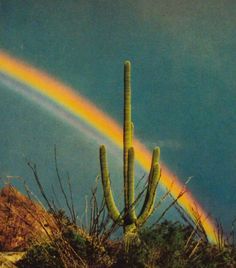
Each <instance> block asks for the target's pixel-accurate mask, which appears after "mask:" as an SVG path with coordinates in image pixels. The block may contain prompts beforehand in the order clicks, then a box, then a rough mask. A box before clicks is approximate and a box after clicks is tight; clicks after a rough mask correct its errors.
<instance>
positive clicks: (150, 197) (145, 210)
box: [136, 147, 160, 226]
mask: <svg viewBox="0 0 236 268" xmlns="http://www.w3.org/2000/svg"><path fill="white" fill-rule="evenodd" d="M159 155H160V150H159V148H158V147H157V148H155V149H154V150H153V156H152V166H151V169H150V174H149V181H148V188H147V193H146V197H145V201H144V204H143V207H142V209H141V212H140V214H139V216H138V219H137V221H136V225H137V226H142V225H143V224H144V223H145V222H146V220H147V219H148V218H149V217H150V215H151V214H152V212H153V209H154V203H155V196H156V190H157V185H158V182H159V179H160V166H159V164H158V160H159Z"/></svg>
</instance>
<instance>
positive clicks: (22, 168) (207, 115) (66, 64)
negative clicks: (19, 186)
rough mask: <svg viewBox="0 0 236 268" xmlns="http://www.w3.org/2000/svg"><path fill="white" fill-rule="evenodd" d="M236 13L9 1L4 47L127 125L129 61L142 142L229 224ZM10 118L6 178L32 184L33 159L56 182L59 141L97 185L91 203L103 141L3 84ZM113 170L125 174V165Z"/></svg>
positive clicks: (0, 15) (152, 4) (223, 5)
mask: <svg viewBox="0 0 236 268" xmlns="http://www.w3.org/2000/svg"><path fill="white" fill-rule="evenodd" d="M235 13H236V2H235V1H226V0H225V1H219V0H215V1H210V0H206V1H203V0H200V1H187V0H186V1H184V0H182V1H177V0H176V1H154V0H153V1H151V0H146V1H144V0H142V1H141V0H139V1H24V2H21V1H4V0H1V1H0V48H2V49H5V50H6V51H7V52H9V53H10V54H12V55H14V56H16V57H20V58H22V59H24V60H26V61H27V62H29V63H31V64H33V65H35V66H37V67H39V68H41V69H43V70H45V71H47V72H48V73H50V74H52V75H53V76H55V77H57V78H60V80H62V81H64V82H65V83H67V84H69V85H71V86H73V87H74V88H75V89H76V90H78V91H79V92H80V93H81V94H83V95H84V96H86V97H88V98H89V99H91V100H92V101H93V102H94V103H96V105H97V106H98V107H100V108H102V109H103V110H105V111H107V112H108V113H109V114H110V115H111V116H112V117H114V118H115V119H116V120H117V121H119V122H122V87H123V85H122V81H123V77H122V74H123V66H122V65H123V62H124V60H126V59H130V60H131V61H132V64H133V117H134V123H135V134H136V136H137V137H138V138H139V139H140V140H141V141H143V143H144V144H145V145H147V147H148V148H150V149H151V148H153V147H154V146H155V145H156V144H157V145H160V147H161V152H162V160H163V161H164V162H165V163H166V164H167V165H168V166H169V167H170V168H171V170H172V171H173V172H174V173H176V174H177V175H178V176H179V177H180V178H181V180H182V181H185V180H186V179H187V178H188V177H190V176H193V179H192V180H191V183H190V185H189V187H190V189H191V191H192V192H193V193H194V195H195V196H196V197H197V199H198V200H199V201H200V203H201V204H202V205H203V206H204V207H205V208H206V210H207V211H208V212H210V213H211V214H212V215H213V216H214V217H217V218H220V219H221V220H222V221H223V223H224V224H225V226H226V227H227V228H229V226H230V223H231V221H232V220H233V218H234V217H235V216H236V215H235V211H236V195H235V192H236V186H235V185H236V183H235V173H236V168H235V167H236V160H235V159H236V158H235V151H236V141H235V134H236V122H235V121H236V120H235V101H236V88H235V76H236V73H235V70H236V69H235V47H236V46H235V41H236V37H235V36H236V35H235V28H236V14H235ZM0 122H1V126H0V138H1V143H2V144H1V146H0V161H1V162H0V163H1V166H0V176H6V175H9V174H11V175H12V174H14V175H20V176H23V177H26V178H27V180H30V179H29V178H30V176H31V174H30V172H29V170H28V168H27V166H26V164H25V158H27V159H31V160H32V161H35V162H36V163H37V164H38V165H39V169H40V171H41V173H42V174H43V177H44V180H45V183H46V184H47V185H50V182H51V181H53V179H52V177H53V176H54V174H55V171H54V169H53V145H54V144H55V143H56V144H57V146H58V150H59V154H60V155H59V156H60V161H61V166H62V169H64V170H69V171H70V172H71V173H72V175H73V176H74V177H76V176H77V177H76V178H75V180H76V179H77V178H80V179H79V180H80V181H81V182H82V181H83V182H84V181H86V183H84V184H83V186H82V193H80V194H81V196H82V198H83V196H84V193H86V191H87V189H88V187H90V186H89V185H90V183H91V182H92V181H93V179H94V177H95V176H96V175H97V173H98V172H99V163H98V159H97V157H98V156H97V150H98V145H97V144H96V142H94V141H92V140H90V139H86V138H85V137H82V135H79V134H78V133H77V132H76V131H75V130H73V129H72V128H70V127H69V126H68V125H66V124H65V123H64V122H62V121H60V120H58V119H56V118H55V117H54V116H52V115H50V114H49V113H48V112H47V111H44V110H42V109H41V108H40V107H37V106H36V104H34V103H31V102H29V101H28V100H26V99H24V98H23V97H22V96H18V95H16V94H15V93H13V92H12V91H11V90H9V89H7V88H6V87H5V86H4V85H2V84H1V83H0ZM113 158H114V156H113ZM111 161H112V160H111ZM119 161H120V160H119ZM88 162H89V163H90V165H92V167H91V168H89V169H88V168H87V166H88V165H87V163H88ZM111 165H112V168H113V169H115V171H114V174H116V172H118V169H119V168H120V165H121V163H120V162H119V163H118V164H116V160H115V159H113V161H112V163H111ZM85 167H86V168H85ZM54 177H55V176H54ZM119 180H120V178H119Z"/></svg>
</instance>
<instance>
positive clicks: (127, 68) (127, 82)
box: [123, 61, 132, 213]
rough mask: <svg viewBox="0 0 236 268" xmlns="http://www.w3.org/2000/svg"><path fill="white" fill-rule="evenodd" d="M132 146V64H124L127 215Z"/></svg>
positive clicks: (125, 196)
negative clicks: (129, 165) (129, 164)
mask: <svg viewBox="0 0 236 268" xmlns="http://www.w3.org/2000/svg"><path fill="white" fill-rule="evenodd" d="M131 145H132V123H131V64H130V62H129V61H126V62H125V64H124V125H123V162H124V170H123V172H124V175H123V176H124V203H125V213H126V212H127V211H128V209H129V202H128V150H129V148H130V147H131Z"/></svg>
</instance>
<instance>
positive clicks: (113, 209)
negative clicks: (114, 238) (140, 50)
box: [100, 61, 160, 237]
mask: <svg viewBox="0 0 236 268" xmlns="http://www.w3.org/2000/svg"><path fill="white" fill-rule="evenodd" d="M133 132H134V125H133V123H132V120H131V64H130V62H129V61H126V62H125V64H124V125H123V165H124V166H123V176H124V211H123V213H120V212H119V210H118V208H117V206H116V204H115V201H114V198H113V194H112V190H111V183H110V175H109V170H108V165H107V159H106V148H105V146H104V145H101V146H100V165H101V177H102V184H103V192H104V198H105V202H106V206H107V209H108V213H109V215H110V217H111V218H112V219H113V221H114V222H116V223H117V224H119V225H121V226H123V228H124V234H125V236H129V237H131V236H132V235H136V234H137V230H138V228H139V227H140V226H142V225H143V224H144V223H145V222H146V220H147V219H148V217H149V216H150V215H151V214H152V212H153V208H154V202H155V195H156V189H157V184H158V181H159V178H160V166H159V157H160V149H159V147H156V148H154V150H153V155H152V162H151V168H150V173H149V176H148V186H147V190H146V197H145V200H144V204H143V206H142V209H141V211H140V213H139V215H138V216H136V212H135V204H136V202H135V193H134V185H135V181H134V148H133V146H132V138H133Z"/></svg>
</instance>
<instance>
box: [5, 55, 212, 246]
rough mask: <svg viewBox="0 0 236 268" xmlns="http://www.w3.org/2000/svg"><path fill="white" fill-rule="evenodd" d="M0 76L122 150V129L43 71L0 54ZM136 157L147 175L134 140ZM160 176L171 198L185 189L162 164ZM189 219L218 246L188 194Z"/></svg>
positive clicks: (142, 151) (183, 200) (147, 157)
mask: <svg viewBox="0 0 236 268" xmlns="http://www.w3.org/2000/svg"><path fill="white" fill-rule="evenodd" d="M0 72H2V73H4V74H6V75H8V76H10V77H12V78H13V79H15V80H18V81H20V82H22V83H24V84H26V85H28V86H30V87H31V88H32V90H36V91H37V92H39V93H40V94H42V95H44V96H46V97H47V98H49V99H50V100H52V101H54V102H56V103H57V104H59V105H60V106H61V107H62V108H63V109H65V110H66V111H68V112H70V113H72V114H73V115H75V116H78V117H79V118H81V119H83V120H84V121H85V122H86V123H87V124H89V125H90V126H92V127H93V128H95V129H96V130H97V131H99V132H100V133H101V134H102V135H104V136H106V137H107V138H109V139H110V140H111V141H112V142H113V143H114V144H116V145H117V146H118V147H120V148H121V147H122V139H123V134H122V133H123V132H122V128H121V127H120V126H119V125H118V124H117V123H116V122H115V121H114V120H113V119H112V118H110V117H109V116H108V115H107V114H105V113H104V112H103V111H101V110H100V109H98V108H97V107H96V106H95V105H94V104H92V103H91V102H90V101H89V100H87V99H85V98H84V97H82V96H81V95H79V94H78V93H77V92H75V91H74V90H73V89H72V88H71V87H69V86H67V85H65V84H63V83H62V82H59V81H58V80H56V79H55V78H52V77H51V76H49V75H48V74H46V73H45V72H43V71H40V70H38V69H36V68H35V67H32V66H30V65H28V64H26V63H24V62H23V61H21V60H19V59H15V58H13V57H12V56H10V55H8V54H7V53H5V52H3V51H1V50H0ZM134 147H135V155H136V159H137V161H138V163H139V164H140V165H141V166H142V167H143V168H144V169H145V171H149V168H150V163H151V153H150V152H149V151H148V150H147V149H146V148H145V146H144V145H143V144H141V143H140V142H139V141H138V140H137V139H135V140H134ZM161 167H162V176H161V181H160V183H161V184H162V185H163V186H164V187H166V188H167V189H169V190H170V193H171V194H172V196H173V197H174V198H177V197H178V196H179V194H180V193H181V192H182V191H183V189H184V185H183V184H182V183H181V182H180V181H179V180H178V178H177V177H176V176H175V175H174V174H173V173H172V172H171V171H169V170H168V169H167V167H165V165H164V164H163V163H162V165H161ZM178 203H179V205H181V206H182V207H183V208H184V210H185V211H186V212H187V213H188V215H189V216H190V217H191V218H192V219H193V220H194V219H195V217H196V213H197V214H198V215H200V217H201V223H202V226H203V227H204V229H205V232H206V234H207V236H208V239H209V240H210V241H211V242H212V243H217V232H216V227H215V225H214V224H213V223H212V221H211V220H210V219H209V217H208V216H207V215H206V213H205V212H204V210H203V209H202V208H201V206H200V205H199V204H198V203H197V201H196V200H195V199H194V197H193V196H192V195H191V193H190V192H189V191H187V192H186V193H185V194H184V195H182V196H181V197H180V198H179V200H178Z"/></svg>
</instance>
